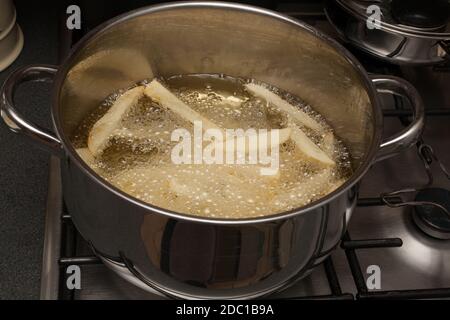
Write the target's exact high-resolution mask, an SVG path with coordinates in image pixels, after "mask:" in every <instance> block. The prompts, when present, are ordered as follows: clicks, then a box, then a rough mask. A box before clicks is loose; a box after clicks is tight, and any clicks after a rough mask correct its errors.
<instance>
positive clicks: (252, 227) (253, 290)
mask: <svg viewBox="0 0 450 320" xmlns="http://www.w3.org/2000/svg"><path fill="white" fill-rule="evenodd" d="M64 167H65V168H64V169H63V173H64V176H63V181H64V190H66V191H67V192H68V194H71V195H75V194H76V195H77V196H76V197H74V196H72V197H67V199H66V202H67V203H66V205H67V206H68V208H69V211H70V212H77V214H76V215H73V220H74V223H75V224H76V226H77V228H78V229H79V230H80V232H81V234H82V235H83V237H84V238H85V239H86V240H87V241H88V242H90V243H91V244H92V245H93V246H94V247H95V250H96V251H97V253H99V254H100V255H101V256H104V257H106V258H108V259H110V260H112V261H115V262H117V263H123V257H126V258H127V259H128V260H129V261H131V262H132V264H133V265H134V266H135V268H136V270H137V271H138V272H139V273H141V275H142V277H143V278H147V279H151V281H152V282H153V283H154V285H155V286H157V288H160V290H162V291H164V292H165V293H167V294H169V295H170V296H175V297H180V298H190V297H204V298H206V297H208V298H215V297H216V298H236V297H247V298H251V297H257V296H260V295H264V294H268V293H270V292H272V291H273V290H277V289H281V288H284V287H285V286H287V285H291V284H293V283H295V279H297V278H301V277H302V276H304V275H305V274H306V273H307V272H308V271H309V270H311V269H312V268H313V267H314V266H315V265H316V264H318V263H320V262H322V260H323V259H324V257H326V256H327V254H328V253H329V252H330V251H331V250H332V249H333V248H334V247H336V246H337V245H338V243H339V241H340V239H341V236H342V234H343V232H344V231H345V228H346V220H347V219H348V218H349V215H350V213H351V211H352V209H353V207H354V205H355V201H356V188H350V189H349V190H348V191H347V192H345V193H343V194H342V195H341V196H339V198H337V199H335V200H334V201H333V202H331V203H329V204H328V205H324V206H321V207H319V208H318V209H316V210H312V211H309V212H307V213H305V214H303V215H300V216H297V217H293V218H289V219H279V220H275V221H271V222H261V223H254V224H243V225H221V224H204V223H198V222H190V221H183V220H179V219H173V218H170V217H166V216H163V215H161V214H158V213H149V212H148V210H144V209H143V208H141V207H140V206H137V205H134V204H132V203H127V202H124V201H123V199H122V198H121V197H119V196H116V195H113V196H112V194H111V192H110V191H108V190H105V189H104V188H102V187H101V186H99V185H98V184H97V183H95V182H92V181H91V180H90V178H89V177H87V176H86V175H85V174H84V173H83V172H81V171H80V170H78V167H77V166H76V165H75V164H74V163H72V162H71V161H70V160H69V161H67V162H66V164H65V166H64ZM80 190H83V191H82V192H80ZM93 194H95V195H96V201H92V195H93ZM75 210H76V211H75ZM89 212H95V214H89ZM79 213H81V214H79ZM118 249H119V250H118ZM122 255H123V256H122Z"/></svg>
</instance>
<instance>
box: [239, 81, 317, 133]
mask: <svg viewBox="0 0 450 320" xmlns="http://www.w3.org/2000/svg"><path fill="white" fill-rule="evenodd" d="M245 88H246V89H247V90H248V91H249V92H250V93H252V94H253V95H254V96H255V97H258V98H262V99H264V100H266V101H267V102H268V103H270V104H272V105H273V106H275V107H276V108H277V109H279V110H280V111H282V112H284V113H286V114H288V115H289V116H291V117H292V118H293V119H294V120H296V121H298V122H300V123H301V124H302V125H304V126H305V127H308V128H310V129H312V130H314V131H317V132H321V131H323V130H324V128H323V126H322V125H321V124H320V123H319V122H317V121H316V120H315V119H313V118H312V117H311V116H310V115H308V114H307V113H306V112H304V111H302V110H300V109H299V108H297V107H294V106H293V105H291V104H290V103H288V102H287V101H285V100H283V99H282V98H281V97H280V96H278V95H276V94H275V93H273V92H272V91H270V90H269V89H267V88H265V87H263V86H261V85H258V84H255V83H249V84H246V85H245Z"/></svg>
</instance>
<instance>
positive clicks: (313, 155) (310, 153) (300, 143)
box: [291, 125, 336, 166]
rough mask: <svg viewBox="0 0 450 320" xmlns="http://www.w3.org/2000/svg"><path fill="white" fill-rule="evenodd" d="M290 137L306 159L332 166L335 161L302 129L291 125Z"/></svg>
mask: <svg viewBox="0 0 450 320" xmlns="http://www.w3.org/2000/svg"><path fill="white" fill-rule="evenodd" d="M291 129H292V132H291V139H292V141H294V143H295V145H296V146H297V148H298V149H299V151H300V152H301V153H302V154H303V155H304V156H305V157H306V158H308V159H310V160H312V161H315V162H318V163H320V164H322V165H325V166H334V165H336V163H335V162H334V161H333V160H332V159H331V158H330V157H329V156H328V155H327V154H326V153H325V152H323V151H322V150H321V149H320V148H319V147H318V146H317V145H316V144H315V143H314V142H312V141H311V139H310V138H309V137H308V136H307V135H306V134H305V133H304V132H303V131H302V129H300V128H298V127H296V126H295V125H292V126H291Z"/></svg>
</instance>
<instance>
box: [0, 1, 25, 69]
mask: <svg viewBox="0 0 450 320" xmlns="http://www.w3.org/2000/svg"><path fill="white" fill-rule="evenodd" d="M22 48H23V34H22V30H21V29H20V27H19V25H18V24H17V23H16V9H15V8H14V5H13V3H12V1H10V0H0V72H1V71H3V70H4V69H6V68H7V67H9V66H10V65H11V64H12V63H13V62H14V61H15V60H16V59H17V57H18V56H19V54H20V52H21V51H22Z"/></svg>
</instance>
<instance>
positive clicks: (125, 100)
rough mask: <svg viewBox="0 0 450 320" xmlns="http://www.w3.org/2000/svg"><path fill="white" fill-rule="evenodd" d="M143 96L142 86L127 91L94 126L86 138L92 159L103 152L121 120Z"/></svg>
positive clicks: (118, 127)
mask: <svg viewBox="0 0 450 320" xmlns="http://www.w3.org/2000/svg"><path fill="white" fill-rule="evenodd" d="M143 95H144V87H142V86H140V87H136V88H133V89H131V90H128V91H127V92H125V93H124V94H123V95H122V96H120V97H119V98H118V99H117V100H116V101H115V102H114V104H113V105H112V107H111V108H110V109H109V110H108V112H106V114H105V115H104V116H103V117H102V118H101V119H100V120H98V121H97V122H96V123H95V124H94V126H93V127H92V130H91V132H90V133H89V138H88V148H89V150H90V151H91V153H92V155H93V156H94V157H96V156H98V155H99V154H101V153H102V152H103V150H104V149H105V148H106V146H107V143H108V141H109V139H110V137H111V135H112V134H113V133H114V131H115V130H117V129H120V124H121V122H122V119H123V118H124V117H125V115H126V114H127V113H128V111H129V110H130V109H131V107H133V106H134V105H136V103H137V102H138V101H139V99H140V98H142V97H143Z"/></svg>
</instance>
